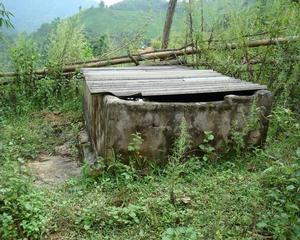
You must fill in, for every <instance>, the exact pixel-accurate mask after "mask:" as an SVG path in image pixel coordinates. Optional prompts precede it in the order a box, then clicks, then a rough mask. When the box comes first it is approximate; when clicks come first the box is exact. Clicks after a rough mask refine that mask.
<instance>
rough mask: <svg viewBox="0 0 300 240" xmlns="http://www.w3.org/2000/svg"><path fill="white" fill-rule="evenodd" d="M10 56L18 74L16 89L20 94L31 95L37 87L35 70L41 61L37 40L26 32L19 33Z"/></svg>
mask: <svg viewBox="0 0 300 240" xmlns="http://www.w3.org/2000/svg"><path fill="white" fill-rule="evenodd" d="M10 56H11V62H12V66H13V69H14V70H15V72H16V73H17V74H18V75H17V77H16V78H15V82H14V83H15V84H14V85H13V87H16V89H14V91H16V92H17V93H19V94H22V93H23V92H25V94H26V95H27V96H31V95H32V91H34V90H35V89H36V76H35V74H34V71H35V70H36V68H37V64H38V61H39V54H38V51H37V46H36V44H35V42H34V41H33V39H32V38H30V37H27V36H26V35H24V34H21V35H19V36H18V38H17V39H16V41H15V44H14V45H13V46H12V47H11V48H10Z"/></svg>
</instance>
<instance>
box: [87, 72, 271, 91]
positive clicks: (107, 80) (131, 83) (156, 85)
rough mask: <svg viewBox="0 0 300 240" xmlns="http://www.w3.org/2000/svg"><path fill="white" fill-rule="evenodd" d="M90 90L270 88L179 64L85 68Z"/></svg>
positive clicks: (228, 89)
mask: <svg viewBox="0 0 300 240" xmlns="http://www.w3.org/2000/svg"><path fill="white" fill-rule="evenodd" d="M81 72H82V73H83V75H84V77H85V81H86V85H87V86H88V89H89V91H90V93H91V94H101V93H110V94H113V95H115V96H118V97H130V96H134V95H140V96H144V97H147V96H163V95H185V94H201V93H211V94H213V93H220V92H235V91H236V92H237V91H238V92H240V91H254V90H262V89H267V87H266V86H262V85H259V84H254V83H250V82H246V81H242V80H239V79H235V78H231V77H227V76H224V75H222V74H220V73H217V72H215V71H213V70H193V69H189V68H185V67H177V66H151V67H146V66H143V67H126V68H98V69H97V68H96V69H95V68H94V69H82V70H81Z"/></svg>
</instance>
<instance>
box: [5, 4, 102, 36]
mask: <svg viewBox="0 0 300 240" xmlns="http://www.w3.org/2000/svg"><path fill="white" fill-rule="evenodd" d="M3 3H4V4H5V6H6V7H7V8H8V9H9V10H10V11H11V12H12V14H13V15H14V18H12V22H13V24H14V27H15V29H16V31H18V32H23V31H26V32H32V31H35V30H37V29H38V28H39V27H40V25H41V24H43V23H47V22H51V21H53V20H54V19H55V18H65V17H68V16H71V15H73V14H75V13H77V12H78V11H79V8H80V7H82V8H89V7H91V6H92V5H97V4H96V2H95V1H94V0H26V1H20V0H3Z"/></svg>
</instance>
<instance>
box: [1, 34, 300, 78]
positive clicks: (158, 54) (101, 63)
mask: <svg viewBox="0 0 300 240" xmlns="http://www.w3.org/2000/svg"><path fill="white" fill-rule="evenodd" d="M299 39H300V37H299V36H290V37H281V38H273V39H262V40H255V41H249V42H246V44H245V46H246V47H249V48H255V47H262V46H271V45H278V44H287V43H291V42H296V41H299ZM239 47H241V45H239V44H236V43H227V44H223V45H219V46H216V47H214V48H210V50H218V49H223V50H224V49H225V50H226V49H229V50H233V49H237V48H239ZM201 51H202V50H201V49H198V48H195V47H192V46H188V47H184V48H179V49H172V50H169V49H166V50H160V51H153V52H148V53H144V54H133V55H131V56H130V57H129V56H122V57H115V58H112V59H102V60H98V61H93V62H84V63H80V64H73V65H67V66H65V67H63V73H70V72H75V71H76V70H78V69H80V68H94V67H106V66H112V65H118V64H126V63H133V61H132V58H134V59H135V61H137V62H140V61H145V60H164V59H172V58H177V57H179V56H184V55H192V54H197V53H200V52H201ZM48 72H49V70H48V69H47V68H43V69H39V70H37V71H35V72H34V74H36V75H42V76H44V75H46V74H47V73H48ZM16 76H18V74H17V73H15V72H4V73H0V78H2V77H16Z"/></svg>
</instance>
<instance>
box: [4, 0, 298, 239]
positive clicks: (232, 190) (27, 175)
mask: <svg viewBox="0 0 300 240" xmlns="http://www.w3.org/2000/svg"><path fill="white" fill-rule="evenodd" d="M205 3H206V4H204V11H203V12H204V16H203V18H204V22H202V19H203V18H202V16H201V8H200V7H201V1H193V4H194V6H188V5H185V9H186V10H185V13H182V16H183V17H184V18H186V19H187V20H186V23H183V24H182V26H181V27H183V29H185V30H184V31H183V32H176V31H173V33H172V34H173V35H172V37H171V41H172V42H171V46H172V47H173V46H183V45H185V44H186V43H193V44H194V45H195V46H197V47H198V48H199V49H202V51H201V54H197V56H195V57H185V58H186V60H187V61H188V62H189V63H193V64H194V65H195V66H196V67H203V66H205V67H210V68H214V69H216V70H218V71H221V72H223V73H225V74H228V75H232V76H235V77H239V78H242V79H245V80H249V81H254V82H259V83H263V84H266V85H268V87H269V88H270V89H271V90H272V91H273V92H274V96H275V102H274V107H273V112H272V115H271V116H270V123H271V124H270V129H269V136H268V139H267V142H266V145H265V147H264V148H252V149H247V151H246V149H245V147H244V144H243V142H242V141H241V136H240V135H238V133H235V134H234V137H233V138H232V141H234V148H233V149H232V151H230V152H228V153H224V154H223V155H216V154H215V153H214V149H213V148H212V147H211V146H210V144H209V143H210V141H211V140H212V139H213V138H214V136H213V133H210V132H208V133H206V135H207V141H206V142H205V143H204V144H203V146H201V149H204V151H203V153H204V154H203V156H193V155H189V154H188V153H187V152H188V145H189V144H188V142H189V141H188V138H189V134H188V133H187V131H186V126H185V125H184V123H183V124H182V126H181V134H180V136H179V137H178V140H177V141H176V142H175V143H174V150H173V153H172V155H171V156H170V163H169V164H168V165H167V166H165V167H160V166H156V165H155V166H151V168H150V169H147V175H145V174H141V172H142V171H141V169H137V168H135V167H134V165H129V166H128V165H124V164H122V163H121V161H120V160H119V159H118V158H116V159H115V161H114V162H112V163H111V164H110V166H108V168H106V169H105V171H103V168H105V166H102V165H101V161H100V163H99V164H100V166H99V167H98V168H97V169H94V168H90V167H89V166H88V165H84V166H83V168H82V174H81V176H80V177H79V178H76V179H70V180H69V181H67V182H66V183H64V184H61V185H57V186H50V187H49V186H45V185H41V186H40V185H37V184H36V183H35V182H36V180H37V179H35V177H34V175H32V173H31V172H30V171H29V170H30V169H29V168H28V163H30V162H32V161H34V160H35V159H37V156H39V155H40V154H41V153H44V152H47V153H49V154H52V153H53V154H54V152H55V147H56V146H57V145H58V144H59V142H61V141H62V138H63V139H64V140H63V141H69V142H70V143H72V145H73V146H75V145H76V135H77V134H78V132H79V131H80V129H81V128H82V127H83V119H82V106H81V94H82V93H81V81H82V79H81V76H80V74H76V75H74V76H66V75H64V74H63V73H62V67H63V66H64V65H66V64H67V63H69V62H73V61H84V60H87V59H91V58H93V57H96V56H98V55H102V54H103V53H106V54H107V53H109V52H110V51H112V50H114V51H116V50H115V49H116V47H117V46H120V45H121V44H117V46H116V45H114V44H115V43H114V42H113V41H110V37H108V36H107V37H103V36H102V35H101V36H100V37H101V38H100V37H99V36H98V35H97V34H98V33H97V34H95V35H96V37H95V36H93V35H90V36H89V38H87V36H86V30H85V28H84V24H87V22H89V24H94V23H93V22H94V21H96V18H93V17H94V16H97V14H98V13H99V15H101V16H102V17H103V16H106V17H105V18H110V17H111V16H109V14H107V13H109V11H112V12H110V13H111V14H110V15H112V14H113V13H115V12H118V13H119V12H120V11H121V10H119V9H117V8H119V7H118V6H120V5H116V6H115V8H116V9H109V10H105V12H106V13H105V14H107V15H103V14H104V13H103V14H100V13H101V11H104V10H103V9H96V8H94V9H89V10H87V11H90V13H92V12H93V11H95V13H93V14H88V12H82V13H81V14H79V15H76V16H73V17H71V18H68V19H66V20H63V21H56V22H55V23H54V24H53V25H51V27H50V28H49V34H44V35H43V37H44V38H43V39H42V40H41V41H40V40H39V41H37V38H35V36H28V35H26V34H22V35H20V36H19V37H18V38H17V39H13V40H10V42H11V41H13V43H10V44H9V46H10V47H9V50H8V51H7V52H6V57H4V55H2V52H1V59H0V60H1V61H5V62H1V68H3V67H4V66H5V65H6V66H7V69H10V70H13V71H15V72H17V73H18V76H17V77H15V78H4V79H2V80H0V93H1V94H0V239H170V240H171V239H172V240H173V239H266V238H267V239H299V238H300V124H299V122H300V121H299V120H300V116H299V114H300V112H299V111H300V110H299V102H300V85H299V82H300V81H299V80H300V61H299V56H300V41H299V40H298V41H296V42H290V43H288V44H283V45H282V44H277V45H273V46H268V47H258V48H248V47H247V45H246V43H247V41H249V40H257V39H262V38H276V37H285V36H299V35H300V6H299V3H297V1H286V0H257V1H229V0H228V1H221V0H220V1H217V0H216V1H208V2H206V1H205ZM125 5H126V4H125ZM121 6H122V5H121ZM126 6H127V7H128V9H127V10H122V11H123V13H122V14H124V16H123V18H122V19H125V17H126V16H127V15H126V14H128V19H130V16H131V15H130V13H129V12H130V11H132V10H131V8H132V5H130V1H128V5H126ZM0 10H1V5H0ZM186 14H187V15H189V16H192V18H188V17H187V16H186ZM8 16H10V15H9V14H8V13H7V10H5V13H4V10H3V12H1V11H0V23H1V22H2V19H3V20H4V19H5V20H6V21H7V23H9V18H8ZM162 16H163V15H162ZM82 19H90V20H89V21H86V22H84V21H83V20H82ZM162 19H163V18H161V21H162ZM191 19H192V20H193V21H192V24H191ZM121 21H123V20H121ZM128 21H129V20H128ZM132 21H133V22H134V23H132V25H134V24H136V25H135V26H136V28H137V29H138V28H139V27H141V25H138V24H139V22H136V17H133V19H132ZM128 24H129V23H128ZM157 24H160V25H159V26H157ZM176 24H177V23H176V22H175V25H176ZM178 24H179V23H178ZM7 25H8V26H9V24H7ZM96 25H97V24H95V26H96ZM97 26H98V28H100V27H99V24H98V25H97ZM101 26H102V25H101ZM2 27H3V26H2ZM44 27H45V26H44ZM102 27H103V28H104V26H102ZM154 27H155V28H157V29H162V25H161V23H158V22H157V23H155V26H154ZM92 28H94V27H92ZM115 28H116V29H117V28H118V26H116V27H115ZM123 28H124V26H123ZM145 28H146V29H148V28H147V27H145ZM1 29H2V28H1ZM107 29H111V28H107ZM133 29H134V28H132V30H131V33H134V31H133ZM137 29H136V30H137ZM175 30H176V27H175ZM116 31H118V30H116ZM153 31H154V30H151V31H150V32H153ZM100 32H101V34H102V30H100V31H99V33H100ZM155 37H156V36H154V35H153V36H150V35H149V36H148V38H151V39H147V40H151V41H150V43H149V44H150V45H152V46H154V47H156V46H157V45H158V44H157V43H158V42H159V41H158V39H157V38H155ZM117 39H118V36H117V35H116V40H115V41H117ZM144 40H145V38H144V35H142V37H141V38H138V40H136V41H133V42H131V44H130V45H129V47H130V48H132V49H135V48H137V47H140V44H141V42H144ZM0 41H1V42H2V44H3V42H4V41H8V40H5V38H1V40H0ZM232 42H234V43H236V44H237V45H238V46H239V47H238V48H237V49H228V48H224V47H223V46H224V44H225V43H232ZM127 47H128V46H126V48H127ZM2 50H3V49H2ZM118 53H119V52H118ZM114 54H116V53H114ZM254 63H255V64H254ZM42 66H46V67H47V68H48V69H49V72H48V74H47V76H45V77H44V76H40V75H37V74H35V70H36V69H37V68H40V67H42ZM0 70H2V69H0ZM52 115H55V116H56V117H57V116H59V118H60V121H61V122H62V123H63V124H57V123H55V124H53V123H52V122H51V116H52ZM141 141H142V139H140V136H139V135H135V136H133V141H132V143H131V144H129V148H130V150H131V151H138V149H139V144H140V142H141ZM72 156H73V158H76V156H77V151H76V148H75V147H74V148H73V152H72ZM106 167H107V166H106Z"/></svg>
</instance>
